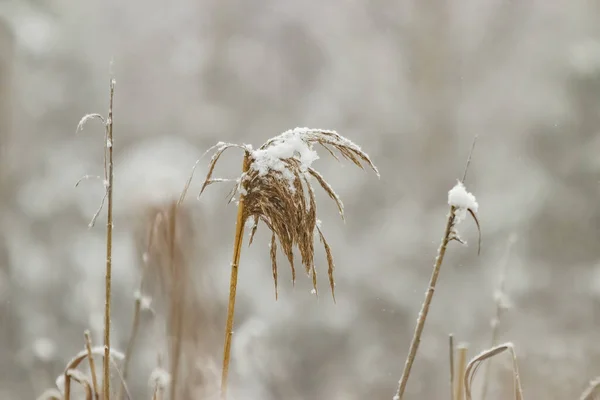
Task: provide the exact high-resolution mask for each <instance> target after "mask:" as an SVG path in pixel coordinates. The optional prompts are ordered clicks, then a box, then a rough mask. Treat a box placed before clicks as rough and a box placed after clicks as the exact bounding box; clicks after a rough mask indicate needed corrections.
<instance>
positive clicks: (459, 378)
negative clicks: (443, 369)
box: [454, 344, 469, 400]
mask: <svg viewBox="0 0 600 400" xmlns="http://www.w3.org/2000/svg"><path fill="white" fill-rule="evenodd" d="M456 352H457V353H458V365H457V367H456V371H457V373H456V382H455V384H454V399H455V400H464V395H465V386H464V379H465V369H466V367H467V353H468V352H469V347H468V345H466V344H461V345H459V346H458V347H457V348H456Z"/></svg>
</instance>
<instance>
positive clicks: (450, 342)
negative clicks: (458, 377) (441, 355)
mask: <svg viewBox="0 0 600 400" xmlns="http://www.w3.org/2000/svg"><path fill="white" fill-rule="evenodd" d="M448 350H449V355H450V357H449V358H450V400H454V336H453V335H452V334H450V335H449V336H448Z"/></svg>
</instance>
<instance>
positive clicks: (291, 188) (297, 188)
mask: <svg viewBox="0 0 600 400" xmlns="http://www.w3.org/2000/svg"><path fill="white" fill-rule="evenodd" d="M315 144H319V145H321V146H322V147H323V148H325V149H326V150H327V151H328V152H329V153H330V154H332V155H333V156H334V157H335V158H336V159H337V158H338V157H336V156H335V154H334V153H333V151H334V150H336V151H338V152H339V153H340V154H341V155H342V157H343V158H346V159H348V160H350V161H351V162H352V163H354V164H355V165H357V166H359V167H360V168H363V164H366V165H368V166H369V167H370V168H371V169H372V170H373V171H375V173H376V174H377V175H378V176H379V171H378V170H377V167H375V165H374V164H373V162H372V161H371V159H370V158H369V156H368V155H367V154H366V153H365V152H364V151H362V149H361V148H360V147H359V146H358V145H356V144H355V143H353V142H352V141H350V140H348V139H346V138H344V137H343V136H341V135H339V134H338V133H337V132H335V131H330V130H323V129H309V128H295V129H292V130H289V131H286V132H284V133H282V134H281V135H279V136H276V137H274V138H272V139H270V140H268V141H267V142H266V143H265V144H264V145H262V146H261V147H260V148H258V149H256V150H253V149H252V147H251V146H248V145H236V144H232V143H219V144H218V145H217V146H215V147H214V149H216V151H215V152H214V154H213V156H212V158H211V160H210V162H209V164H208V173H207V175H206V178H205V180H204V183H203V185H202V188H201V191H200V193H202V192H203V191H204V189H205V188H206V187H207V186H208V185H210V184H212V183H215V182H222V181H224V180H219V179H215V178H213V177H212V175H213V172H214V169H215V167H216V164H217V162H218V160H219V158H220V157H221V155H222V154H223V152H224V151H225V150H227V149H228V148H231V147H237V148H241V149H243V150H244V152H245V155H246V157H247V158H248V160H249V168H248V170H247V171H246V172H244V173H242V175H241V176H240V177H239V178H238V181H237V184H236V185H235V187H234V188H233V190H232V193H231V195H230V199H233V198H234V196H235V195H236V194H237V195H239V196H240V199H241V198H242V197H243V198H244V215H243V220H244V221H247V220H249V219H252V220H254V222H255V223H254V225H253V226H252V230H251V233H250V243H252V240H253V238H254V234H255V233H256V229H257V226H258V222H259V221H262V222H263V223H264V224H265V225H266V226H267V227H268V228H269V230H271V232H272V234H273V237H274V238H275V239H276V240H279V244H280V245H281V247H280V248H281V251H282V252H283V254H284V255H285V256H286V257H287V259H288V261H289V265H290V269H291V272H292V281H293V282H295V275H296V274H295V267H294V248H297V249H298V250H299V252H300V256H301V260H302V264H303V266H304V268H305V270H306V272H307V274H308V275H309V276H310V277H311V278H312V283H313V289H314V291H315V292H316V291H317V272H316V269H315V264H314V237H315V235H316V234H318V235H319V237H320V238H321V242H322V243H323V246H324V248H325V252H326V255H327V263H328V275H329V284H330V287H331V293H332V296H333V298H334V301H335V295H334V285H335V282H334V277H333V272H334V263H333V256H332V252H331V248H330V247H329V244H328V243H327V241H326V240H325V238H324V236H323V234H322V232H321V231H320V229H318V227H317V204H316V199H315V193H314V190H313V187H312V185H311V178H313V179H315V180H316V181H317V182H318V183H319V186H321V187H322V188H323V190H324V191H325V193H327V195H328V196H329V197H330V198H331V199H332V200H333V201H334V202H335V204H336V206H337V208H338V211H339V213H340V215H341V216H342V218H344V206H343V203H342V201H341V200H340V198H339V196H338V195H337V194H336V193H335V191H334V190H333V188H332V187H331V185H329V183H328V182H327V181H326V180H325V178H324V177H323V176H322V175H321V174H320V173H319V172H317V171H316V170H315V169H313V168H312V166H311V165H312V163H313V162H314V161H315V160H317V159H318V158H319V157H318V154H317V152H316V151H315V150H314V145H315ZM273 237H272V240H271V243H275V241H274V240H273ZM276 252H277V246H276V245H275V246H273V245H272V246H271V259H272V266H273V268H275V270H274V271H273V278H274V279H276V276H277V271H276V269H277V263H276V262H273V260H275V259H276Z"/></svg>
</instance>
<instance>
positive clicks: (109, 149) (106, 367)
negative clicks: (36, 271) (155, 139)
mask: <svg viewBox="0 0 600 400" xmlns="http://www.w3.org/2000/svg"><path fill="white" fill-rule="evenodd" d="M114 94H115V80H114V79H111V80H110V96H109V104H108V115H107V117H106V118H104V117H102V116H101V115H100V114H88V115H86V116H84V117H83V118H82V119H81V121H80V122H79V124H78V127H77V128H78V130H81V129H82V128H83V126H84V125H85V123H86V122H87V121H88V120H90V119H95V118H96V119H100V120H101V121H102V123H103V125H104V128H105V135H104V180H103V183H104V189H105V192H104V196H103V197H102V201H101V202H100V207H99V208H98V210H97V211H96V213H95V214H94V216H93V217H92V221H91V222H90V226H93V225H94V223H95V221H96V218H97V217H98V215H99V214H100V211H101V210H102V207H103V206H104V202H105V201H106V202H107V203H108V204H107V218H106V274H105V303H104V360H103V366H102V370H103V374H102V388H103V389H102V390H103V393H104V396H105V399H106V400H109V399H110V363H109V359H110V357H109V355H110V302H111V281H112V230H113V204H112V199H113V178H114V173H113V100H114ZM87 178H88V177H87V176H86V177H84V178H83V179H87ZM77 184H79V182H77Z"/></svg>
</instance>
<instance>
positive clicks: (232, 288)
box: [221, 153, 250, 400]
mask: <svg viewBox="0 0 600 400" xmlns="http://www.w3.org/2000/svg"><path fill="white" fill-rule="evenodd" d="M249 168H250V158H249V157H248V153H245V155H244V161H243V164H242V173H246V172H247V171H248V169H249ZM244 197H245V196H244V195H240V199H239V203H238V212H237V220H236V227H235V240H234V244H233V257H232V258H233V259H232V261H231V279H230V282H229V304H228V306H227V325H226V328H225V346H224V349H223V372H222V375H221V399H223V400H225V399H226V398H227V380H228V377H229V359H230V356H231V353H230V352H231V336H232V335H233V317H234V313H235V295H236V291H237V276H238V268H239V263H240V256H241V252H242V242H243V239H244V223H245V221H244Z"/></svg>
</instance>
